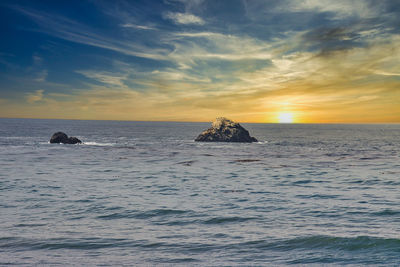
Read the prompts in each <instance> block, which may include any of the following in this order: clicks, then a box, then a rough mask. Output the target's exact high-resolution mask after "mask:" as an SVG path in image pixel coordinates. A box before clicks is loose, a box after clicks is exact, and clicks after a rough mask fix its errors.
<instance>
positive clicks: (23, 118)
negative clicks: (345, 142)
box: [0, 116, 400, 125]
mask: <svg viewBox="0 0 400 267" xmlns="http://www.w3.org/2000/svg"><path fill="white" fill-rule="evenodd" d="M0 119H21V120H65V121H67V120H70V121H121V122H182V123H184V122H191V123H210V122H213V120H210V121H188V120H119V119H66V118H64V119H61V118H31V117H1V116H0ZM236 122H239V123H252V124H285V125H290V124H400V122H291V123H282V122H251V121H236Z"/></svg>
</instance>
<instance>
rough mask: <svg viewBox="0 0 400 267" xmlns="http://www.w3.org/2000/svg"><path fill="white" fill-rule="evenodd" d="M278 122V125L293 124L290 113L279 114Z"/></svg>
mask: <svg viewBox="0 0 400 267" xmlns="http://www.w3.org/2000/svg"><path fill="white" fill-rule="evenodd" d="M278 122H279V123H293V114H291V113H279V115H278Z"/></svg>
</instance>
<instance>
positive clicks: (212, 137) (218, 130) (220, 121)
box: [195, 118, 258, 143]
mask: <svg viewBox="0 0 400 267" xmlns="http://www.w3.org/2000/svg"><path fill="white" fill-rule="evenodd" d="M195 141H199V142H243V143H251V142H258V141H257V139H255V138H254V137H251V136H250V135H249V132H248V131H247V130H246V129H245V128H243V127H242V126H240V124H239V123H237V122H233V121H231V120H229V119H227V118H217V119H216V120H215V121H214V122H213V123H212V127H211V128H209V129H207V130H205V131H204V132H202V133H201V134H200V135H199V136H198V137H197V138H196V139H195Z"/></svg>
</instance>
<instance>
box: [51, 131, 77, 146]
mask: <svg viewBox="0 0 400 267" xmlns="http://www.w3.org/2000/svg"><path fill="white" fill-rule="evenodd" d="M50 143H51V144H54V143H56V144H59V143H62V144H80V143H82V141H81V140H79V139H78V138H76V137H68V135H66V134H65V133H63V132H56V133H55V134H53V136H52V137H51V139H50Z"/></svg>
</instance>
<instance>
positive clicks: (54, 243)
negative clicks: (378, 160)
mask: <svg viewBox="0 0 400 267" xmlns="http://www.w3.org/2000/svg"><path fill="white" fill-rule="evenodd" d="M221 238H223V239H225V237H221ZM108 247H141V248H152V249H157V248H161V249H165V248H171V249H177V250H180V251H182V250H190V251H192V250H202V251H212V250H221V249H223V250H232V251H236V250H241V251H242V252H245V251H257V250H259V251H268V250H269V251H280V252H285V251H295V250H301V251H314V252H316V254H318V251H327V253H328V251H331V250H336V251H342V252H349V253H351V252H356V251H358V252H365V253H380V252H382V253H387V254H391V253H395V254H396V255H398V254H397V253H400V239H398V238H379V237H371V236H358V237H332V236H323V235H316V236H308V237H297V238H292V239H282V240H275V241H272V240H269V239H261V240H254V241H247V242H238V243H225V242H224V243H211V242H204V243H186V242H179V243H175V242H168V239H164V241H162V242H161V241H159V242H154V241H153V242H149V241H147V240H134V239H125V238H99V237H91V238H49V239H30V238H21V237H1V238H0V248H2V249H14V250H15V249H32V250H38V249H80V250H93V249H102V248H108Z"/></svg>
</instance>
